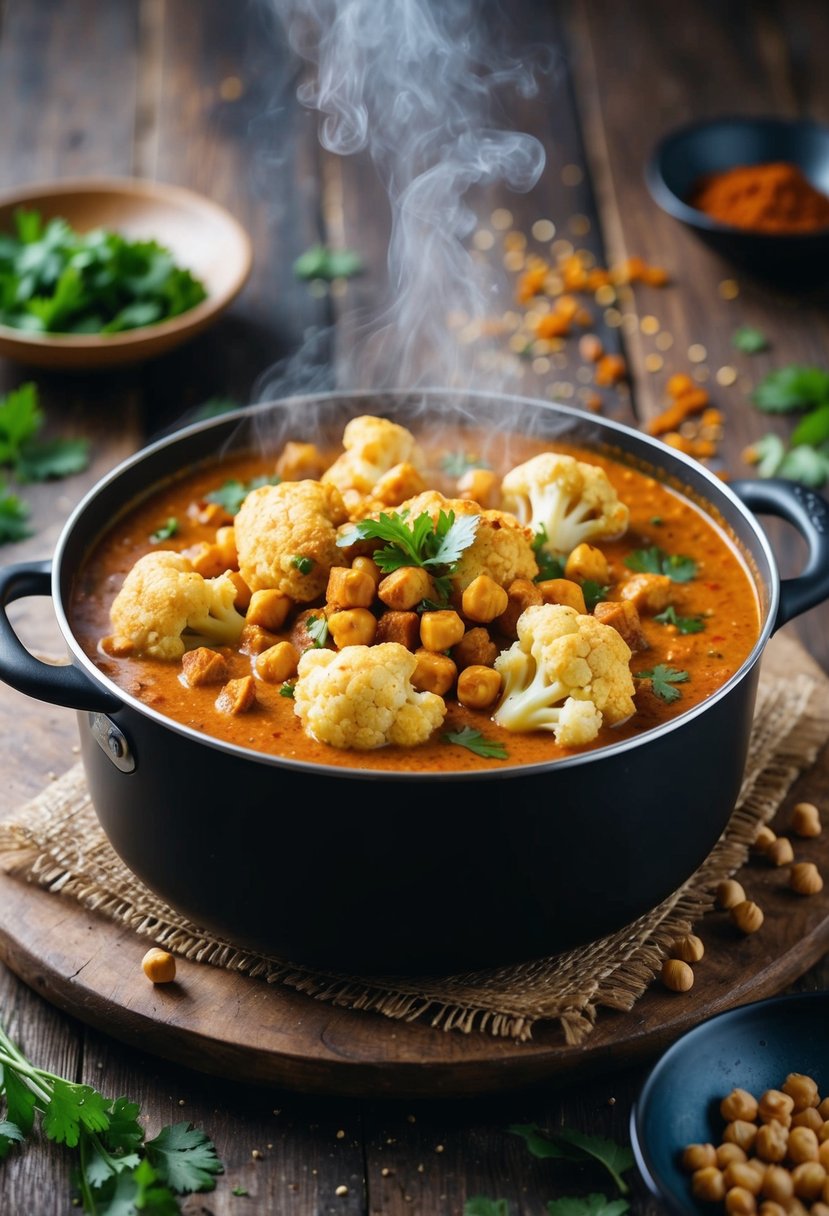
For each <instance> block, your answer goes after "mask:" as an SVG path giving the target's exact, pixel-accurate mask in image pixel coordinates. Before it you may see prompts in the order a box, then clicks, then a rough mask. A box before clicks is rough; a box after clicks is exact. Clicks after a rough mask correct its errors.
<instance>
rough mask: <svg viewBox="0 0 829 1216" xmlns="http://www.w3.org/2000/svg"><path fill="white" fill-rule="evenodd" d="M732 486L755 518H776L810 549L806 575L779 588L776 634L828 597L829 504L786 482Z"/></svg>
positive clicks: (768, 480) (734, 483)
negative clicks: (801, 538) (792, 620)
mask: <svg viewBox="0 0 829 1216" xmlns="http://www.w3.org/2000/svg"><path fill="white" fill-rule="evenodd" d="M729 485H730V487H731V489H732V490H733V491H734V493H735V494H736V495H737V497H738V498H739V499H740V500H741V502H743V503H744V504H745V506H747V507H748V509H749V510H750V511H753V512H754V513H755V514H756V515H776V516H777V517H778V518H779V519H784V520H785V521H786V522H787V523H790V524H792V526H793V527H795V528H796V529H797V531H798V532H799V533H800V535H801V536H802V537H803V539H804V540H805V541H806V544H807V545H808V548H809V556H808V559H807V561H806V565H805V567H804V569H803V571H802V572H801V573H800V574H799V575H798V576H797V577H796V578H786V579H783V580H782V582H781V584H780V607H779V609H778V611H777V619H776V620H775V622H774V628H775V631H776V630H778V629H779V628H780V626H781V625H785V624H786V622H787V621H790V620H791V619H792V618H793V617H796V616H800V614H801V612H806V611H807V610H808V609H809V608H814V607H815V605H817V604H820V603H822V602H823V601H824V600H825V599H826V598H827V597H829V503H827V502H826V499H824V498H822V497H821V495H820V494H816V493H815V491H814V490H810V489H808V488H807V487H806V486H804V485H801V484H800V483H799V482H795V481H786V480H784V479H783V478H774V477H773V478H764V479H763V480H756V481H754V480H749V479H746V480H744V481H732V482H730V483H729Z"/></svg>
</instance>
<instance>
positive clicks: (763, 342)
mask: <svg viewBox="0 0 829 1216" xmlns="http://www.w3.org/2000/svg"><path fill="white" fill-rule="evenodd" d="M731 345H732V346H733V347H735V348H736V349H737V350H741V351H742V352H743V354H744V355H757V354H759V353H760V351H761V350H768V348H769V340H768V338H767V337H766V335H765V334H764V333H763V331H762V330H761V329H755V327H754V326H753V325H740V326H738V328H737V329H735V330H734V333H733V334H732V335H731Z"/></svg>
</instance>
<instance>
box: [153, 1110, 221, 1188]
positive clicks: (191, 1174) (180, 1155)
mask: <svg viewBox="0 0 829 1216" xmlns="http://www.w3.org/2000/svg"><path fill="white" fill-rule="evenodd" d="M144 1150H145V1152H146V1154H147V1159H148V1160H149V1162H150V1164H151V1165H152V1166H153V1167H154V1169H155V1170H156V1172H157V1174H158V1176H159V1178H160V1179H161V1181H162V1182H166V1183H167V1185H168V1186H169V1187H170V1188H171V1189H172V1190H174V1191H176V1192H177V1193H179V1194H186V1193H189V1192H191V1191H212V1190H213V1189H214V1187H215V1186H216V1175H217V1174H221V1173H223V1172H224V1166H223V1165H222V1163H221V1161H220V1160H219V1158H218V1157H217V1156H216V1148H215V1146H214V1144H213V1142H212V1140H210V1139H209V1138H208V1137H207V1136H206V1135H205V1134H204V1132H202V1131H199V1130H198V1128H195V1127H193V1125H192V1123H174V1124H173V1125H172V1126H171V1127H164V1128H162V1129H161V1131H160V1132H159V1133H158V1135H157V1136H156V1137H155V1139H154V1140H147V1141H146V1142H145V1144H144Z"/></svg>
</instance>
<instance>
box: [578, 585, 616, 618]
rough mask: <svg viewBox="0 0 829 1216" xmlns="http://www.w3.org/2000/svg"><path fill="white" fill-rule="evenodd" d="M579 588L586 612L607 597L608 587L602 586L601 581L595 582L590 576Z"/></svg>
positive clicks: (590, 610)
mask: <svg viewBox="0 0 829 1216" xmlns="http://www.w3.org/2000/svg"><path fill="white" fill-rule="evenodd" d="M581 590H582V595H583V596H584V605H585V607H586V608H587V611H588V612H592V611H593V609H594V608H595V607H596V605H597V604H599V603H601V601H602V600H606V599H607V595H608V592H609V591H610V587H603V586H602V585H601V583H597V582H595V581H594V580H593V579H592V578H586V579H585V580H584V582H583V583H582V585H581Z"/></svg>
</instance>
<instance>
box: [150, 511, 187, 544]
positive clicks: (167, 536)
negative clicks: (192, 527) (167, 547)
mask: <svg viewBox="0 0 829 1216" xmlns="http://www.w3.org/2000/svg"><path fill="white" fill-rule="evenodd" d="M179 527H180V525H179V522H178V520H177V519H176V517H175V515H170V516H168V518H167V519H165V521H164V523H163V524H159V526H158V527H157V528H156V530H155V531H154V532H151V533H150V540H151V541H152V543H153V544H154V545H158V544H160V543H161V542H162V541H163V540H172V538H173V537H174V536H177V535H178V532H179Z"/></svg>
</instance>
